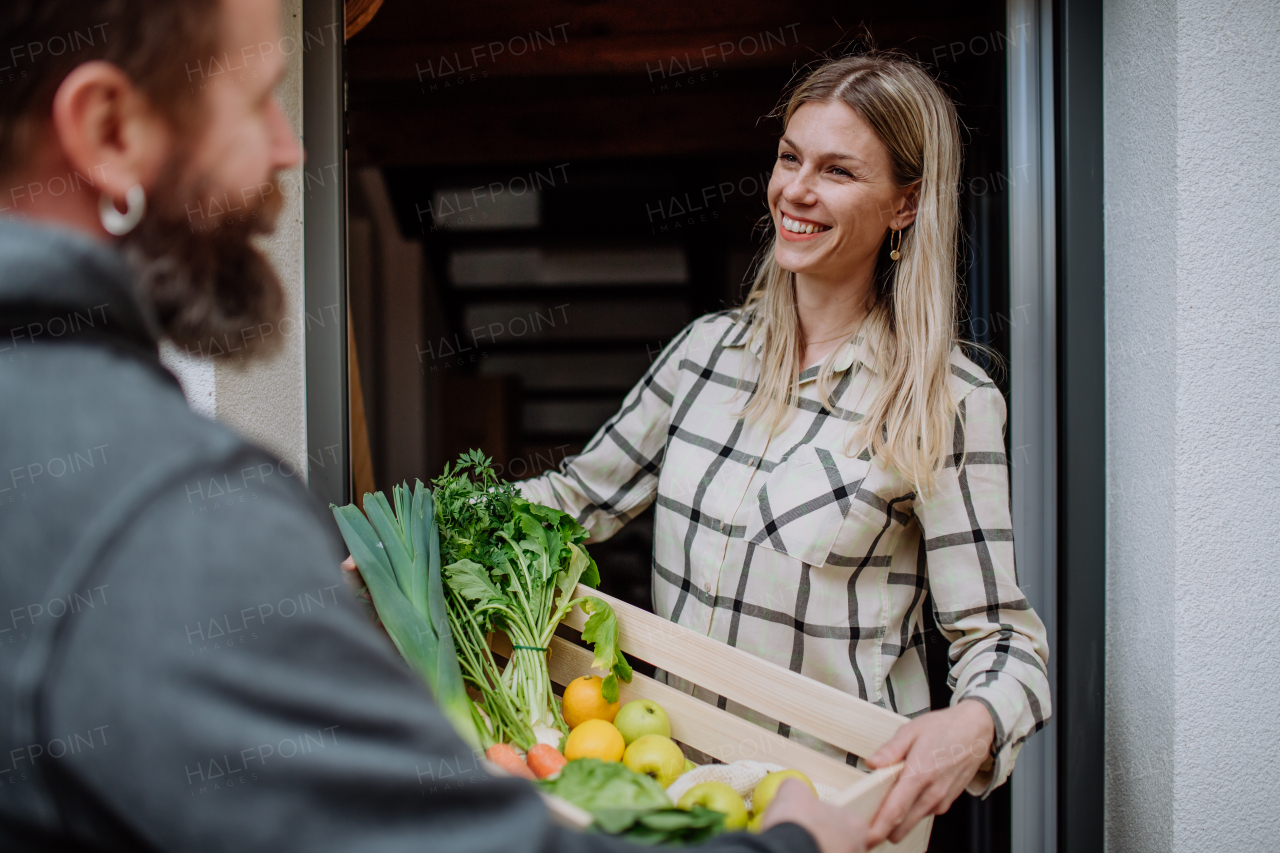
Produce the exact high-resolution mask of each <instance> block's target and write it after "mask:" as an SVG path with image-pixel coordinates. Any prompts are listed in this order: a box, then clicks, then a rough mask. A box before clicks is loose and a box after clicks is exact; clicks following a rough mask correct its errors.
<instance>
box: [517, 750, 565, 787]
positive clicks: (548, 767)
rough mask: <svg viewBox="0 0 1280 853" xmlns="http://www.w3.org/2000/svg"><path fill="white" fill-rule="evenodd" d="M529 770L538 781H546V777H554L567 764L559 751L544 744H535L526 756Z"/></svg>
mask: <svg viewBox="0 0 1280 853" xmlns="http://www.w3.org/2000/svg"><path fill="white" fill-rule="evenodd" d="M527 761H528V762H529V769H530V770H532V771H533V775H534V776H537V777H538V778H539V779H546V778H547V777H548V776H554V775H555V774H557V773H559V772H560V769H561V768H562V767H564V766H565V765H566V764H568V763H569V762H568V761H567V760H566V759H565V757H564V756H563V755H561V754H560V750H558V749H556V748H555V747H554V746H550V745H548V744H545V743H535V744H534V745H533V748H531V749H530V750H529V755H528V756H527Z"/></svg>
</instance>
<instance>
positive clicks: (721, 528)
mask: <svg viewBox="0 0 1280 853" xmlns="http://www.w3.org/2000/svg"><path fill="white" fill-rule="evenodd" d="M726 526H727V525H726V524H725V523H724V522H723V521H722V522H720V532H721V533H724V529H725V527H726Z"/></svg>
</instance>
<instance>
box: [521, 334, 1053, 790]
mask: <svg viewBox="0 0 1280 853" xmlns="http://www.w3.org/2000/svg"><path fill="white" fill-rule="evenodd" d="M747 333H748V325H747V323H745V322H740V321H739V320H738V315H737V314H736V313H735V312H722V313H719V314H711V315H708V316H706V317H703V318H701V319H699V320H696V321H694V322H693V323H692V324H691V325H690V326H688V327H687V328H686V329H685V330H684V331H683V332H682V333H681V334H680V335H679V336H678V337H677V338H676V339H675V340H674V341H673V342H672V343H671V344H670V345H669V346H668V347H667V348H666V349H665V350H664V351H663V352H662V354H661V356H660V357H659V358H658V359H657V360H656V361H655V362H654V364H653V365H652V366H651V367H650V369H649V371H648V373H647V374H646V375H645V377H644V378H643V379H642V380H641V381H640V382H639V383H638V384H637V385H636V387H635V388H633V389H632V391H631V392H630V394H628V395H627V398H626V400H625V401H624V403H623V405H622V409H621V410H620V411H619V412H618V413H617V414H616V415H614V416H613V418H611V419H610V420H609V422H608V423H606V424H605V425H604V426H603V427H601V429H600V431H599V432H598V433H597V434H596V435H595V437H594V438H592V440H591V442H590V443H589V444H588V445H587V447H586V449H585V450H584V451H583V453H582V454H581V455H579V456H576V457H573V458H570V459H568V460H566V461H565V462H564V464H563V465H562V466H561V468H560V470H559V471H558V472H551V473H548V474H544V475H543V476H541V477H538V478H536V479H532V480H527V481H525V482H523V483H521V484H520V486H521V489H522V491H523V493H524V494H525V496H526V497H528V498H530V499H532V500H536V501H539V502H541V503H545V504H548V505H550V506H556V507H560V508H561V509H563V510H565V511H567V512H570V513H571V514H573V515H574V516H576V517H577V518H578V519H579V520H580V521H581V522H582V523H583V524H584V525H585V526H586V527H587V528H588V529H589V530H590V531H591V536H592V538H593V539H596V540H600V539H604V538H607V537H609V536H611V535H612V534H613V533H614V532H616V531H617V530H618V529H619V528H620V527H621V526H622V525H623V524H625V523H626V522H627V521H629V520H630V519H631V518H633V517H635V516H636V515H637V514H638V513H640V512H642V511H643V510H644V509H645V508H647V507H648V506H649V504H650V503H652V502H653V501H655V500H656V501H657V509H656V517H655V521H654V555H653V593H654V607H655V610H656V611H657V612H658V614H660V615H662V616H664V617H666V618H668V619H671V620H672V621H674V622H677V623H679V624H681V625H683V626H685V627H687V628H691V629H693V630H695V631H700V632H702V633H703V634H706V635H708V636H710V637H714V638H715V639H718V640H721V641H722V642H726V643H729V644H730V645H733V646H737V647H738V648H741V649H745V650H746V651H749V652H751V653H752V654H755V655H758V656H760V657H762V658H765V659H767V660H771V661H773V662H775V663H778V664H781V665H782V666H786V667H790V668H791V669H792V670H794V671H796V672H800V673H802V674H804V675H807V676H809V677H811V678H815V679H817V680H819V681H822V682H825V683H827V684H831V685H834V686H836V687H838V688H840V689H842V690H845V691H847V692H849V693H852V694H854V695H856V696H860V697H862V698H863V699H867V700H869V701H871V702H875V703H876V704H879V705H882V706H884V707H887V708H889V709H891V710H893V711H896V712H898V713H900V714H905V715H907V716H915V715H919V714H922V713H924V712H926V711H928V710H929V685H928V679H927V677H926V670H925V653H924V652H925V649H924V634H923V622H924V620H923V613H924V608H925V606H926V605H927V603H928V602H929V599H930V597H932V599H933V607H934V608H935V614H936V618H937V622H938V626H939V628H940V629H941V631H942V633H943V635H944V636H945V637H946V638H947V639H948V641H949V642H950V643H951V648H950V660H951V673H950V679H949V682H950V684H951V686H952V687H953V689H954V690H955V694H954V698H953V699H952V702H953V704H954V703H955V702H959V701H960V700H962V699H976V700H978V701H980V702H982V703H983V704H985V705H986V706H987V708H988V709H989V710H990V712H991V714H992V717H993V718H994V720H995V732H996V734H995V742H994V744H993V748H992V752H993V755H994V758H995V761H994V764H993V766H992V767H991V770H990V772H989V773H988V772H982V773H980V774H979V776H978V778H976V779H975V780H974V781H973V783H972V784H971V785H970V786H969V789H970V791H971V792H973V793H975V794H983V793H986V792H988V791H990V790H991V789H993V788H994V787H995V786H996V785H999V784H1000V783H1002V782H1003V781H1004V780H1005V778H1006V777H1007V776H1008V774H1009V771H1010V770H1011V769H1012V767H1013V762H1014V759H1015V757H1016V755H1017V752H1018V749H1019V747H1020V746H1021V744H1022V742H1023V741H1024V740H1026V738H1027V737H1028V736H1029V735H1031V734H1032V733H1033V732H1035V731H1036V730H1038V729H1039V728H1041V727H1042V726H1043V725H1044V724H1045V722H1046V720H1047V719H1048V717H1049V712H1050V703H1049V686H1048V680H1047V678H1046V674H1045V673H1046V666H1047V661H1048V649H1047V646H1046V641H1045V629H1044V625H1043V624H1042V623H1041V621H1040V619H1039V618H1038V617H1037V616H1036V614H1035V612H1034V611H1033V610H1032V609H1031V607H1030V605H1029V604H1028V603H1027V600H1026V598H1025V597H1024V596H1023V594H1022V591H1021V590H1020V589H1019V588H1018V584H1017V578H1016V575H1015V572H1014V563H1013V530H1012V524H1011V520H1010V512H1009V481H1008V473H1009V470H1008V459H1007V458H1006V455H1005V448H1004V438H1003V434H1004V425H1005V402H1004V398H1003V397H1002V396H1001V394H1000V391H999V389H998V388H996V386H995V385H994V384H993V383H992V382H991V381H990V380H989V379H988V378H987V376H986V374H985V373H983V371H982V370H981V368H979V367H978V366H977V365H975V364H974V363H973V362H971V361H969V360H968V359H967V358H965V357H964V355H963V354H961V353H960V351H959V350H958V349H957V350H956V351H955V352H954V353H953V354H952V358H951V390H952V393H953V394H955V396H956V397H957V399H958V400H959V401H960V408H959V412H958V414H957V418H956V425H955V445H954V451H955V452H954V455H952V456H950V457H948V459H947V462H946V465H945V467H944V468H943V470H942V471H941V473H940V475H939V477H938V480H937V485H936V486H935V488H934V490H933V492H932V493H931V494H930V495H929V496H928V498H927V499H920V498H917V496H916V495H915V494H914V492H913V490H912V488H911V486H910V485H909V484H908V483H907V482H906V481H905V480H904V479H903V478H902V477H901V476H899V475H898V474H897V473H895V472H893V471H889V470H885V468H884V467H883V466H881V465H879V464H877V463H876V462H874V461H872V460H871V458H870V457H869V456H868V455H867V454H866V453H865V452H863V453H862V455H860V456H857V457H854V456H849V455H848V454H847V452H846V448H847V445H848V439H849V434H850V433H849V431H850V429H851V427H852V423H851V422H852V421H854V420H857V419H859V414H858V413H859V412H860V411H861V409H860V408H859V406H862V407H865V406H866V405H868V404H869V403H870V401H871V399H872V398H873V396H874V394H875V391H876V388H877V386H878V384H879V378H878V377H877V375H876V372H875V371H876V365H875V359H874V355H873V353H872V349H871V347H869V346H868V345H867V344H866V342H865V341H864V340H863V339H862V338H861V337H859V338H857V339H855V340H854V341H853V342H850V343H847V344H845V345H844V348H843V349H842V351H841V352H840V353H839V354H838V356H837V361H836V367H837V374H836V375H837V380H838V381H837V383H836V385H835V386H834V389H833V391H832V399H833V400H834V401H835V404H836V405H835V406H834V408H828V407H826V406H824V405H822V404H821V403H820V402H819V400H818V399H817V395H816V386H817V382H815V381H814V380H815V378H816V376H817V373H818V369H817V367H816V366H814V367H810V368H809V369H807V370H805V371H804V372H803V373H802V374H801V375H800V383H801V385H800V389H801V394H800V399H799V400H798V409H799V410H798V411H797V412H796V414H795V417H793V418H792V419H791V421H790V422H789V423H788V424H787V425H786V426H785V427H784V428H783V429H782V430H781V431H779V432H778V433H776V434H774V435H772V436H771V435H770V434H769V432H768V430H766V429H764V428H762V427H761V426H760V425H758V424H753V423H748V422H747V421H745V420H743V419H741V418H739V417H737V416H736V413H737V412H739V411H741V409H742V407H743V405H744V403H745V401H746V397H745V395H746V394H747V393H749V392H750V391H751V389H752V388H753V383H754V379H755V378H756V377H757V376H758V375H759V366H760V363H759V346H758V345H757V346H755V347H753V348H752V349H751V350H750V351H749V350H748V348H747V346H746V341H747ZM740 379H741V380H742V390H739V388H738V386H739V381H740ZM961 453H963V454H964V460H965V462H964V467H963V468H962V469H960V470H957V468H956V463H957V461H958V460H959V458H960V454H961ZM673 681H674V679H673ZM680 686H681V687H683V688H684V689H686V690H689V691H691V692H694V693H695V694H697V695H700V696H702V698H704V699H707V700H708V701H712V702H718V703H719V704H720V706H721V707H727V708H728V709H729V710H731V711H733V712H735V713H739V714H741V715H743V716H747V717H750V718H752V719H755V720H756V721H757V722H760V723H761V724H763V725H769V726H776V727H777V729H778V731H780V732H781V733H782V734H784V735H788V736H790V737H792V738H795V739H797V740H802V741H805V742H806V743H808V744H809V745H810V746H813V747H814V748H817V749H822V750H823V751H825V752H827V753H829V754H834V755H837V756H839V757H840V758H843V759H845V760H847V761H850V762H852V761H854V760H856V757H854V756H849V755H847V754H846V753H845V752H843V751H840V750H836V749H835V748H834V747H831V746H830V745H827V744H824V743H821V742H818V741H817V740H816V739H814V738H812V737H810V736H808V735H805V734H803V733H801V732H798V731H793V730H790V729H789V727H787V726H785V725H780V724H778V723H777V722H776V721H773V720H769V719H766V718H764V717H762V716H761V715H759V714H756V713H755V712H752V711H749V710H748V709H745V708H742V707H738V706H736V705H735V703H732V702H726V700H724V699H722V698H721V697H717V696H715V695H713V694H710V692H709V691H706V690H704V689H702V688H697V687H696V686H695V685H690V684H681V685H680Z"/></svg>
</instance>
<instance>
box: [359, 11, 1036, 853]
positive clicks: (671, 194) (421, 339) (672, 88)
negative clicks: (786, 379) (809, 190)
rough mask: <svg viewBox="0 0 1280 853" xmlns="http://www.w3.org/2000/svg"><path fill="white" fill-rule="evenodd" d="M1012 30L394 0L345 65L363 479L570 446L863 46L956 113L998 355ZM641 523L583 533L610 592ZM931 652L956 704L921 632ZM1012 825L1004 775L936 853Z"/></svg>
mask: <svg viewBox="0 0 1280 853" xmlns="http://www.w3.org/2000/svg"><path fill="white" fill-rule="evenodd" d="M1008 32H1009V31H1008V27H1007V23H1006V11H1005V5H1004V4H1003V3H994V2H980V3H974V4H966V5H965V6H964V7H957V6H956V5H955V4H946V3H941V2H923V3H915V4H910V5H909V6H908V5H906V4H902V5H901V6H899V7H897V8H889V9H886V8H884V7H883V6H882V5H880V4H876V5H874V6H873V5H872V4H869V3H868V4H863V3H854V4H850V3H847V2H846V3H835V2H807V3H803V4H802V3H793V2H771V3H764V2H758V0H749V2H735V3H728V2H719V0H717V2H707V3H703V4H687V3H681V2H674V0H658V1H657V2H653V3H646V4H644V5H643V7H640V6H636V5H634V4H624V3H621V2H559V3H549V4H536V5H533V4H526V3H520V2H516V1H515V0H488V1H487V2H478V3H472V4H465V5H454V6H447V5H446V6H424V5H423V4H419V3H412V2H408V0H386V2H385V3H384V5H383V6H382V8H381V9H380V10H379V11H378V13H377V16H376V17H375V18H374V19H373V20H372V21H371V22H370V23H369V24H368V26H367V27H366V28H365V29H364V30H363V31H362V32H360V33H359V35H358V36H356V37H354V38H353V39H351V41H350V42H349V43H348V45H347V54H346V59H345V66H346V84H347V122H348V127H347V134H348V135H347V156H348V180H347V211H348V223H347V235H348V242H347V252H348V257H347V267H348V302H349V307H350V317H351V329H352V338H353V339H354V344H353V348H352V349H353V358H352V361H351V365H352V370H351V380H352V381H351V388H352V391H351V394H352V406H351V408H352V410H353V412H354V411H355V410H357V409H362V410H363V419H362V429H363V430H364V434H365V435H366V436H367V451H362V449H361V448H360V447H359V446H358V445H359V442H358V441H357V439H356V437H355V436H356V431H355V430H353V432H352V436H353V438H352V458H353V462H354V463H355V467H356V468H357V469H359V466H360V458H361V457H362V454H363V455H364V456H363V458H364V459H365V465H364V468H363V469H362V470H363V471H364V474H363V475H360V474H357V477H356V479H357V480H360V478H361V476H363V477H365V478H367V480H366V481H367V482H368V483H370V484H372V485H374V486H376V487H377V488H387V487H388V486H389V485H390V484H392V483H398V482H400V481H401V480H403V479H408V480H410V481H412V479H413V478H414V477H419V478H423V479H426V478H428V477H433V476H435V475H437V474H438V473H439V472H440V470H441V469H442V467H443V465H444V464H445V463H446V462H447V461H450V460H451V459H453V458H456V456H457V454H458V453H459V452H460V451H462V450H465V449H468V448H470V447H480V448H482V449H483V450H484V451H485V452H486V453H488V454H489V455H490V456H492V457H493V458H494V460H495V462H496V466H497V467H499V470H501V471H502V472H503V474H504V475H505V476H506V477H507V478H508V479H512V480H516V479H521V478H524V477H528V476H533V475H535V474H537V473H540V472H541V471H543V470H546V469H547V468H549V467H553V466H555V465H558V464H559V463H560V462H561V461H562V460H563V459H564V458H565V457H566V456H569V455H572V454H574V453H576V452H578V451H579V450H580V449H581V448H582V447H583V445H584V444H585V443H586V442H587V441H588V440H589V439H590V437H591V435H592V434H593V433H594V432H595V431H596V429H598V428H599V427H600V425H601V424H603V423H604V421H605V420H606V419H607V418H608V417H609V416H610V415H612V414H613V412H614V411H616V409H617V407H618V404H619V403H620V402H621V400H622V398H623V396H624V395H625V394H626V392H627V390H628V389H629V388H630V387H631V386H632V385H633V384H634V383H635V382H636V381H637V380H638V379H639V378H640V377H641V376H642V375H643V373H644V371H645V369H646V368H647V367H648V364H649V363H650V361H651V359H652V358H653V357H654V356H655V355H656V354H657V352H659V351H660V350H661V348H662V347H663V346H664V345H665V344H666V342H667V341H669V340H670V339H671V338H672V337H673V336H674V335H675V334H676V333H677V332H678V331H679V330H680V329H681V328H683V326H684V325H686V324H687V323H688V322H689V321H691V320H693V319H694V318H695V317H697V316H699V315H701V314H704V313H707V312H709V311H716V310H720V309H722V308H725V307H730V306H732V305H734V304H736V303H737V301H738V300H740V299H741V297H742V295H743V294H744V292H745V289H744V283H745V280H746V278H747V276H748V275H749V272H750V269H751V265H752V261H753V259H754V258H755V257H756V255H757V253H758V251H759V250H760V247H761V242H760V240H761V232H760V231H759V229H757V228H756V224H757V222H758V220H759V219H760V217H761V215H762V214H763V213H764V212H765V206H764V187H765V184H766V183H767V181H768V175H769V172H770V170H771V168H772V165H773V161H774V155H775V145H776V138H777V134H778V132H779V129H780V128H779V126H778V124H777V123H776V120H774V119H769V118H767V116H768V114H769V113H770V112H771V111H772V110H773V109H774V108H775V106H776V105H777V103H778V100H779V97H780V95H781V93H782V92H783V91H784V89H785V88H786V86H787V84H788V83H789V82H790V81H791V80H792V78H793V75H794V73H795V72H796V70H797V69H798V68H800V67H802V66H803V65H805V64H806V63H809V62H811V61H814V60H816V59H818V58H820V57H821V56H824V55H838V54H839V53H841V52H843V51H845V50H848V49H850V48H854V47H856V46H857V45H858V44H859V43H860V42H864V41H866V40H872V41H874V43H875V44H876V46H878V47H881V48H897V49H900V50H903V51H905V52H907V53H909V54H911V55H913V56H915V57H916V58H918V59H919V60H920V61H922V62H924V63H926V64H928V65H930V66H931V67H932V69H933V70H934V72H935V73H936V75H937V77H938V79H940V80H941V81H942V82H943V83H944V84H945V85H946V86H947V87H948V88H949V89H950V91H951V94H952V95H953V97H954V98H955V100H956V102H957V104H958V107H959V110H960V116H961V120H962V122H963V124H964V127H965V128H966V130H965V142H966V145H965V158H964V177H963V181H962V186H961V198H962V209H963V217H964V218H963V223H964V229H965V253H964V255H965V257H964V260H963V266H964V269H963V270H962V275H963V279H964V282H965V284H966V290H965V302H966V307H967V316H966V323H967V324H968V334H969V336H970V338H971V339H973V340H975V341H977V342H979V343H982V344H984V345H987V346H989V347H990V348H991V349H992V350H993V351H994V352H996V353H998V354H1000V355H1001V356H1002V357H1004V358H1005V359H1007V357H1008V354H1009V352H1010V333H1009V330H1010V320H1011V315H1012V312H1011V311H1010V308H1009V292H1010V288H1009V270H1008V258H1009V251H1008V227H1007V221H1008V193H1007V189H1008V186H1009V185H1010V183H1011V182H1012V181H1015V180H1017V175H1016V174H1014V173H1013V172H1012V170H1011V169H1010V168H1009V166H1008V163H1009V157H1008V153H1007V143H1006V139H1007V136H1008V134H1007V125H1006V122H1007V108H1006V103H1007V97H1006V61H1007V58H1006V53H1005V52H1006V49H1007V48H1008V45H1009V36H1008ZM984 367H988V368H989V371H990V372H991V373H992V374H993V377H994V378H996V379H997V381H999V382H1001V383H1002V390H1004V391H1005V392H1006V394H1007V393H1008V391H1009V386H1008V377H1007V372H1002V371H1000V370H999V369H997V368H995V366H994V365H992V364H987V365H984ZM355 490H356V491H357V492H360V491H363V488H361V486H360V484H359V483H356V485H355ZM651 527H652V519H651V516H650V514H649V513H646V514H644V515H643V516H641V517H640V518H638V519H636V520H635V521H633V522H632V523H631V524H630V525H628V526H627V527H626V528H624V530H623V531H622V532H621V533H619V534H618V535H617V536H615V537H614V538H612V539H610V540H609V541H607V542H603V543H598V544H593V545H592V552H593V554H594V555H595V556H596V559H597V561H598V562H599V563H600V564H601V566H602V567H604V568H606V571H604V572H602V574H603V575H604V578H605V580H604V584H603V587H604V589H605V590H606V591H607V592H610V593H611V594H614V595H617V596H619V597H621V598H623V599H626V600H629V601H631V602H633V603H636V604H638V605H640V606H644V607H648V606H649V600H648V598H649V564H650V555H651V552H652V541H651V533H650V531H651ZM928 647H929V652H930V656H931V660H930V664H931V665H930V670H931V672H932V673H933V679H932V680H933V682H934V683H933V684H932V685H931V686H932V691H933V696H934V705H935V707H941V706H945V705H946V704H947V702H948V700H949V693H948V692H947V689H946V684H945V672H946V660H945V643H944V642H943V641H942V640H941V638H940V636H939V635H938V634H937V632H936V630H935V631H933V632H932V633H931V635H930V642H929V646H928ZM1009 825H1010V803H1009V786H1004V787H1002V788H1001V789H999V790H998V791H997V792H996V794H994V795H993V796H992V797H990V798H989V799H988V800H986V801H982V802H980V801H978V800H976V799H974V798H972V797H969V796H968V795H967V794H966V795H962V798H961V799H960V800H958V801H957V802H956V804H955V805H954V806H953V807H952V809H951V811H950V812H949V813H948V814H947V815H945V816H943V817H941V818H940V819H938V821H937V822H936V824H935V829H934V832H933V842H932V844H931V848H930V849H931V850H936V851H1000V853H1003V851H1007V850H1009V849H1010V839H1009Z"/></svg>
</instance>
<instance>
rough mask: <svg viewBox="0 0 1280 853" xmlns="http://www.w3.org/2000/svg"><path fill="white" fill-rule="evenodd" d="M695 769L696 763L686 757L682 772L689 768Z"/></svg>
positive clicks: (696, 767)
mask: <svg viewBox="0 0 1280 853" xmlns="http://www.w3.org/2000/svg"><path fill="white" fill-rule="evenodd" d="M697 769H698V765H696V764H694V763H693V762H692V761H690V760H689V759H687V758H686V759H685V760H684V772H685V773H688V772H689V771H690V770H697Z"/></svg>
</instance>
